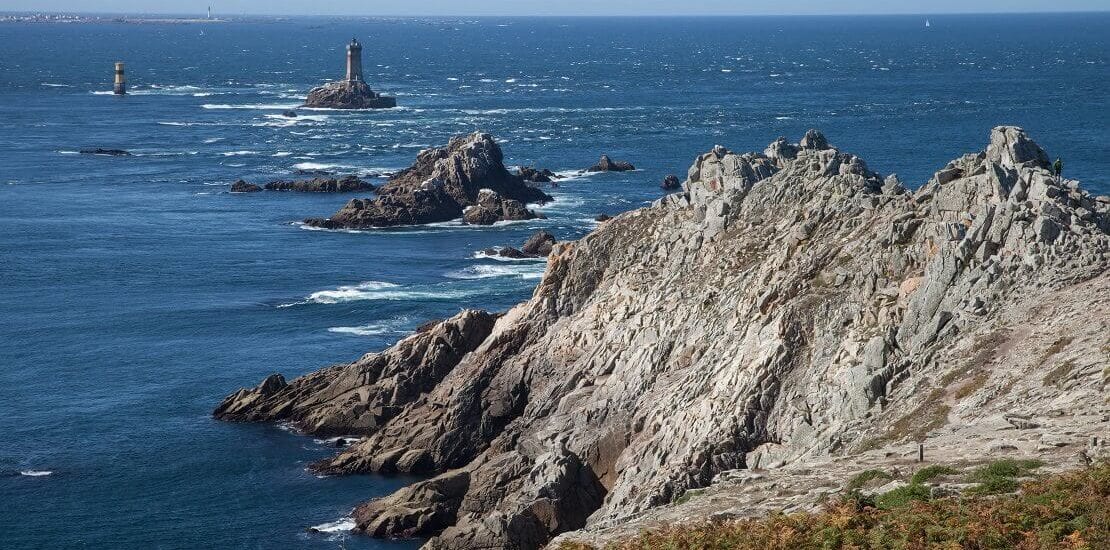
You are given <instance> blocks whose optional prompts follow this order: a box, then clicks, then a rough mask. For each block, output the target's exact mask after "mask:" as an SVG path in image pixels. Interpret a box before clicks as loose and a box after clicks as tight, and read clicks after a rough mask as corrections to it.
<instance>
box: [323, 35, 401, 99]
mask: <svg viewBox="0 0 1110 550" xmlns="http://www.w3.org/2000/svg"><path fill="white" fill-rule="evenodd" d="M396 106H397V98H395V97H389V96H384V95H381V94H379V93H377V92H375V91H374V90H371V89H370V86H368V85H367V84H366V81H364V80H363V79H362V44H359V43H358V40H357V39H354V38H352V39H351V43H350V44H347V77H346V78H345V79H343V80H341V81H338V82H329V83H327V84H325V85H323V86H319V87H317V88H313V89H312V90H311V91H310V92H308V98H307V99H306V100H305V107H327V108H331V109H387V108H389V107H396Z"/></svg>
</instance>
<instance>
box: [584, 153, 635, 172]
mask: <svg viewBox="0 0 1110 550" xmlns="http://www.w3.org/2000/svg"><path fill="white" fill-rule="evenodd" d="M635 169H636V167H635V166H632V164H631V163H628V162H625V161H623V160H613V159H610V158H609V155H601V159H600V160H598V161H597V164H595V165H593V166H591V167H589V168H588V169H587V170H586V171H587V172H627V171H629V170H635Z"/></svg>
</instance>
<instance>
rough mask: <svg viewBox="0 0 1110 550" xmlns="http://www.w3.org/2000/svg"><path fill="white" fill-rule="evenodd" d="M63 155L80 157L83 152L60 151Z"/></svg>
mask: <svg viewBox="0 0 1110 550" xmlns="http://www.w3.org/2000/svg"><path fill="white" fill-rule="evenodd" d="M58 154H61V155H80V154H81V151H58Z"/></svg>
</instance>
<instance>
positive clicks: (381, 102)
mask: <svg viewBox="0 0 1110 550" xmlns="http://www.w3.org/2000/svg"><path fill="white" fill-rule="evenodd" d="M304 106H305V107H315V108H325V109H389V108H391V107H396V106H397V98H395V97H390V96H384V95H381V94H379V93H378V92H375V91H374V90H372V89H371V88H370V86H368V85H367V84H366V83H365V82H350V81H346V80H344V81H337V82H329V83H327V84H324V85H323V86H318V87H316V88H313V89H312V90H310V91H309V92H308V97H307V98H306V99H305V102H304Z"/></svg>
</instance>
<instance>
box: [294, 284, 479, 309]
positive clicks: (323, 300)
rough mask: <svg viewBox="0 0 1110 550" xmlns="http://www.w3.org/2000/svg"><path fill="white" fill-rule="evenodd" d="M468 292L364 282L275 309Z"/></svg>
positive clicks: (447, 296) (449, 296)
mask: <svg viewBox="0 0 1110 550" xmlns="http://www.w3.org/2000/svg"><path fill="white" fill-rule="evenodd" d="M469 294H470V291H466V290H461V289H454V290H436V289H431V288H424V289H409V288H404V287H402V286H400V285H396V284H393V283H386V282H383V281H365V282H362V283H359V284H357V285H345V286H341V287H338V288H336V289H334V290H321V291H318V292H313V293H312V294H309V295H308V296H306V297H305V299H304V300H301V301H299V302H293V303H289V304H281V305H279V306H277V307H279V308H286V307H293V306H298V305H308V304H341V303H346V302H358V301H365V300H418V299H430V300H435V299H452V298H464V297H466V296H468V295H469Z"/></svg>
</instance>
